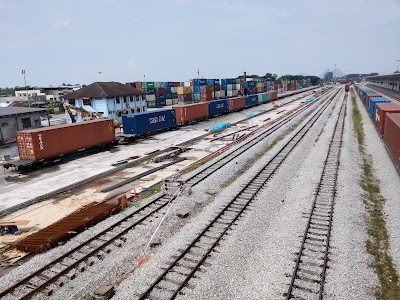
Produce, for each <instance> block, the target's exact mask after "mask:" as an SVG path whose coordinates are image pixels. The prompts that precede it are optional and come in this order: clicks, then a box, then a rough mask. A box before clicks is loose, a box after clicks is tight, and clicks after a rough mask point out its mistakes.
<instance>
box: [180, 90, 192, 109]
mask: <svg viewBox="0 0 400 300" xmlns="http://www.w3.org/2000/svg"><path fill="white" fill-rule="evenodd" d="M177 94H178V99H179V101H178V104H179V105H186V104H192V103H193V97H192V89H191V88H190V86H179V87H177Z"/></svg>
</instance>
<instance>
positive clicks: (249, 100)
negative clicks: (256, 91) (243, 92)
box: [244, 95, 258, 107]
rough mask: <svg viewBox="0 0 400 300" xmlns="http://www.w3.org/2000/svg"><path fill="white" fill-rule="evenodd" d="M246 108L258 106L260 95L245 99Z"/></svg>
mask: <svg viewBox="0 0 400 300" xmlns="http://www.w3.org/2000/svg"><path fill="white" fill-rule="evenodd" d="M244 103H245V106H246V107H251V106H254V105H257V104H258V95H250V96H246V97H245V98H244Z"/></svg>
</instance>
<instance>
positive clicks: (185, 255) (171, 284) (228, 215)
mask: <svg viewBox="0 0 400 300" xmlns="http://www.w3.org/2000/svg"><path fill="white" fill-rule="evenodd" d="M339 91H340V90H338V91H337V92H336V93H334V95H333V96H332V97H331V98H330V99H329V101H327V102H326V103H325V104H324V105H323V106H322V107H320V108H319V109H318V111H317V112H316V113H315V114H314V115H313V117H312V118H310V119H309V121H308V122H307V123H306V124H304V125H303V126H302V127H301V128H300V130H298V131H297V133H296V134H295V135H294V136H293V137H292V138H291V139H290V140H289V141H288V142H287V143H286V144H285V145H284V146H283V147H282V148H281V149H280V151H279V152H278V153H277V154H276V155H275V156H274V157H273V158H271V159H270V161H269V162H268V163H267V164H266V165H265V166H264V168H263V169H261V170H260V171H259V172H258V173H257V174H256V175H255V176H254V177H253V178H252V180H251V181H250V182H249V183H248V184H246V185H245V186H244V187H243V188H242V189H241V190H240V191H239V192H238V193H237V194H236V196H235V197H234V198H233V199H232V200H231V201H230V202H229V203H228V204H227V205H226V206H225V207H224V208H223V209H222V210H221V211H220V212H219V214H218V215H217V216H216V217H215V218H214V219H213V220H212V221H211V222H210V223H209V224H208V225H207V227H206V228H204V229H203V230H202V231H201V233H200V234H199V235H198V236H197V237H196V238H195V239H194V240H193V241H192V242H191V243H190V244H189V246H187V247H186V248H185V249H183V250H180V252H179V254H178V255H177V256H176V258H175V257H174V259H173V262H172V263H169V265H168V267H166V268H163V270H164V271H163V273H162V274H161V275H160V276H159V277H158V278H157V279H156V280H155V281H154V282H153V283H152V284H151V285H150V286H149V288H148V289H147V290H146V291H144V292H143V293H142V294H141V295H140V297H139V299H140V300H144V299H174V298H175V297H176V296H177V295H178V294H179V293H180V292H181V291H182V289H183V288H184V287H185V286H186V285H187V284H188V282H189V281H190V279H191V278H193V277H194V275H195V273H196V272H197V271H198V270H199V268H200V267H201V266H202V265H203V263H204V262H205V261H206V259H207V258H208V256H209V255H210V254H211V252H212V251H213V250H214V248H215V247H216V246H217V245H218V244H219V242H220V241H221V239H222V238H223V236H224V235H225V234H226V233H227V231H228V230H230V229H231V227H232V225H233V224H235V223H236V222H237V221H238V219H239V217H240V216H241V215H242V213H243V212H244V211H246V209H247V208H248V207H249V205H250V204H251V203H252V202H253V200H254V199H255V197H256V195H257V193H258V192H259V191H260V190H261V189H262V188H263V187H264V185H265V184H266V183H267V181H268V180H269V179H270V178H271V177H272V176H273V175H274V174H275V172H276V171H277V170H278V168H279V167H280V166H281V164H282V163H283V162H284V161H285V159H286V158H287V157H288V156H289V154H290V153H291V152H292V151H293V150H294V149H295V148H296V146H297V145H298V143H299V142H300V141H301V140H302V139H303V138H304V136H305V135H306V134H307V132H308V131H309V130H310V129H311V127H313V125H314V124H315V123H316V122H317V120H318V119H319V118H320V116H321V115H322V113H323V112H324V111H325V110H326V108H327V107H328V106H329V104H330V103H331V102H332V101H333V99H335V98H336V96H337V94H338V93H339Z"/></svg>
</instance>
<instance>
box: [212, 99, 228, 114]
mask: <svg viewBox="0 0 400 300" xmlns="http://www.w3.org/2000/svg"><path fill="white" fill-rule="evenodd" d="M228 111H229V108H228V100H227V99H220V100H214V101H209V102H208V112H209V114H210V116H216V115H221V114H224V113H227V112H228Z"/></svg>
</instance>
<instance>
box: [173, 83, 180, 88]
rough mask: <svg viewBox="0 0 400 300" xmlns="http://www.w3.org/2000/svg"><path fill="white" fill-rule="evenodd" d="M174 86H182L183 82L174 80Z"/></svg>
mask: <svg viewBox="0 0 400 300" xmlns="http://www.w3.org/2000/svg"><path fill="white" fill-rule="evenodd" d="M173 86H174V87H178V86H181V83H180V82H174V83H173Z"/></svg>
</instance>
